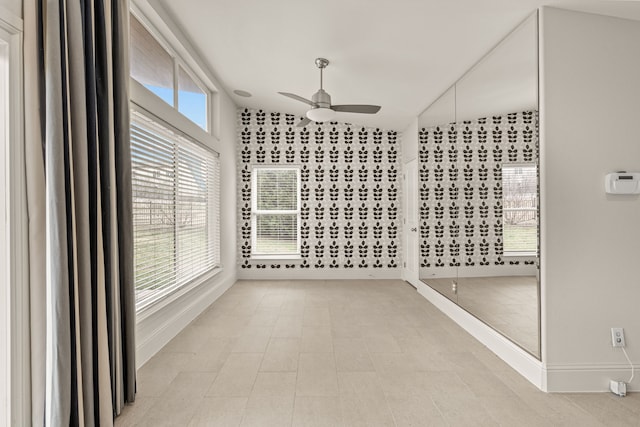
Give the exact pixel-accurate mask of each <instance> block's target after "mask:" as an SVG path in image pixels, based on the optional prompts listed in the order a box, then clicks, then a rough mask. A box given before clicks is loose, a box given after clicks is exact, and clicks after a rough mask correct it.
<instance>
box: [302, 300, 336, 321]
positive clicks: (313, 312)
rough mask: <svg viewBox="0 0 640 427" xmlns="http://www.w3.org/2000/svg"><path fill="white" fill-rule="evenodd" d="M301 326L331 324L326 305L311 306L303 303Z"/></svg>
mask: <svg viewBox="0 0 640 427" xmlns="http://www.w3.org/2000/svg"><path fill="white" fill-rule="evenodd" d="M302 325H303V326H331V316H330V314H329V309H328V308H327V307H313V306H309V305H308V304H307V303H305V309H304V315H303V316H302Z"/></svg>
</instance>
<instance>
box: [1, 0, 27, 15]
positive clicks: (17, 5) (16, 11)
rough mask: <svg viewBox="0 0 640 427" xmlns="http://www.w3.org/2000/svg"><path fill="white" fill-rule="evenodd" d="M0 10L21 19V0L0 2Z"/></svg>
mask: <svg viewBox="0 0 640 427" xmlns="http://www.w3.org/2000/svg"><path fill="white" fill-rule="evenodd" d="M0 9H5V10H6V11H7V12H9V13H11V14H12V15H15V16H18V17H20V18H22V0H0Z"/></svg>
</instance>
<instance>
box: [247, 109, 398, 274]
mask: <svg viewBox="0 0 640 427" xmlns="http://www.w3.org/2000/svg"><path fill="white" fill-rule="evenodd" d="M237 120H238V121H237V130H238V144H237V146H238V182H239V185H238V219H239V227H238V233H239V234H238V241H239V252H240V253H239V257H238V259H239V263H240V267H241V268H242V269H258V270H260V269H285V270H286V269H309V270H318V269H353V270H358V269H370V268H373V269H389V268H391V269H395V268H398V267H399V266H400V264H401V253H400V252H401V247H402V245H401V222H402V213H401V206H402V205H401V191H402V174H401V168H402V165H401V159H402V156H401V153H400V137H401V136H400V134H399V133H398V132H396V131H391V130H382V129H377V128H366V127H362V126H354V125H350V124H346V123H338V122H330V123H310V124H309V125H307V126H305V127H302V128H299V127H296V123H298V121H300V117H298V116H294V115H290V114H283V113H277V112H265V111H262V110H253V109H245V108H240V109H238V117H237ZM253 165H298V166H300V167H301V189H300V191H301V215H300V218H301V257H302V259H301V260H299V261H297V262H293V261H288V260H281V261H280V260H253V261H252V260H251V168H252V166H253Z"/></svg>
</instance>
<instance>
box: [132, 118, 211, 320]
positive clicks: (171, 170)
mask: <svg viewBox="0 0 640 427" xmlns="http://www.w3.org/2000/svg"><path fill="white" fill-rule="evenodd" d="M131 157H132V184H133V185H132V189H133V233H134V236H133V238H134V256H135V286H136V304H137V306H138V308H141V307H143V306H146V305H148V304H149V303H151V302H153V301H156V300H157V299H159V298H161V297H163V296H165V295H167V294H169V293H171V292H172V291H174V290H176V289H178V288H180V287H181V286H184V285H186V284H188V283H189V282H190V281H192V280H193V279H195V278H196V277H198V276H200V275H202V274H204V273H206V272H208V271H211V270H212V269H214V268H216V267H219V265H220V243H219V242H220V226H219V212H218V211H219V199H220V190H219V171H220V165H219V160H218V156H217V155H216V154H215V153H214V152H212V151H210V150H208V149H205V148H203V147H202V146H201V145H200V144H198V143H196V142H193V141H191V140H189V139H187V138H185V137H184V136H182V135H181V134H178V133H177V132H174V131H173V130H171V129H169V128H168V127H166V126H164V125H162V124H160V123H158V122H155V121H152V120H151V119H149V118H147V117H146V116H144V115H142V114H141V113H138V112H134V113H133V114H132V120H131Z"/></svg>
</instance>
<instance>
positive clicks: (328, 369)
mask: <svg viewBox="0 0 640 427" xmlns="http://www.w3.org/2000/svg"><path fill="white" fill-rule="evenodd" d="M337 395H338V380H337V374H336V364H335V359H334V356H333V353H300V360H299V361H298V378H297V383H296V396H337Z"/></svg>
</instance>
